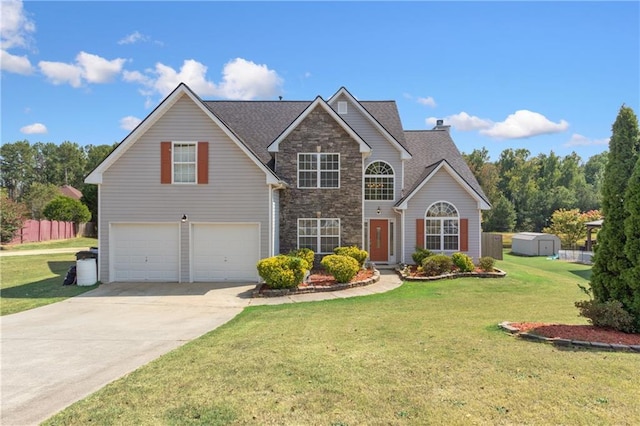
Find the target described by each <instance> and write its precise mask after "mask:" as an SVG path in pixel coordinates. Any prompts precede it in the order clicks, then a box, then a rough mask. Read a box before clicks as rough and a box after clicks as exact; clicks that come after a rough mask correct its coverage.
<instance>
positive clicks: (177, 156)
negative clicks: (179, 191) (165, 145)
mask: <svg viewBox="0 0 640 426" xmlns="http://www.w3.org/2000/svg"><path fill="white" fill-rule="evenodd" d="M196 147H197V145H196V143H195V142H174V143H173V149H172V153H173V158H172V168H173V173H172V175H173V183H196V176H197V164H198V162H197V149H196Z"/></svg>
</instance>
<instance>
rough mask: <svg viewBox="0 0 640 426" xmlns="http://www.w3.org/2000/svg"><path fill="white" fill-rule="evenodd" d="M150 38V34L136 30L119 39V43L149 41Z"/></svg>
mask: <svg viewBox="0 0 640 426" xmlns="http://www.w3.org/2000/svg"><path fill="white" fill-rule="evenodd" d="M147 40H149V36H146V35H143V34H141V33H140V32H139V31H134V32H132V33H131V34H129V35H127V36H125V37H124V38H122V39H120V40H118V44H134V43H137V42H139V41H147Z"/></svg>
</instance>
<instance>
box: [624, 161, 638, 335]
mask: <svg viewBox="0 0 640 426" xmlns="http://www.w3.org/2000/svg"><path fill="white" fill-rule="evenodd" d="M624 209H625V212H626V213H627V218H626V219H625V220H624V232H625V236H626V238H627V241H626V242H625V246H624V253H625V255H626V256H627V259H628V260H629V262H630V263H631V266H630V267H629V269H627V270H625V271H623V272H622V277H623V278H624V281H625V282H626V284H627V286H628V287H629V290H630V293H631V295H630V296H631V297H630V298H629V300H627V301H622V303H623V305H624V307H625V309H626V310H627V312H629V313H630V314H631V315H632V316H633V317H634V318H635V321H634V322H635V329H636V330H638V331H640V156H638V161H636V165H635V168H634V170H633V174H632V175H631V179H629V185H628V186H627V191H626V192H625V196H624Z"/></svg>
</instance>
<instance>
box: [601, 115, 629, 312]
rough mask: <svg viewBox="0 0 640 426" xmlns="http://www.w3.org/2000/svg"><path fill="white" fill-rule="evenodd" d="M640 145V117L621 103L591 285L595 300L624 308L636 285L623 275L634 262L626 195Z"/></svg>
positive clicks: (606, 169) (607, 177) (612, 142)
mask: <svg viewBox="0 0 640 426" xmlns="http://www.w3.org/2000/svg"><path fill="white" fill-rule="evenodd" d="M639 148H640V139H639V130H638V118H637V117H636V115H635V113H634V112H633V110H632V109H631V108H629V107H627V106H624V105H623V106H622V107H621V108H620V111H619V112H618V116H617V118H616V121H615V122H614V123H613V126H612V133H611V139H610V140H609V156H608V159H607V165H606V167H605V172H604V181H603V184H602V214H603V216H604V223H603V225H602V229H601V230H600V232H599V233H598V246H597V249H596V252H595V256H594V264H593V275H592V278H591V287H592V289H593V295H594V298H595V300H597V301H599V302H602V303H604V302H607V301H610V300H618V301H620V302H621V303H622V305H623V307H624V309H625V310H627V309H630V308H631V304H632V301H633V299H634V295H633V288H632V287H631V286H630V285H629V284H628V282H626V280H625V279H624V277H623V276H622V274H623V272H625V271H627V270H628V269H630V268H631V267H632V266H633V265H632V263H631V261H630V260H629V258H628V257H627V255H626V254H625V246H626V243H627V235H626V233H625V226H624V224H625V219H626V216H627V211H626V210H625V205H624V198H625V192H626V190H627V186H628V185H629V181H630V178H631V175H632V173H633V169H634V167H635V165H636V162H637V156H638V150H639Z"/></svg>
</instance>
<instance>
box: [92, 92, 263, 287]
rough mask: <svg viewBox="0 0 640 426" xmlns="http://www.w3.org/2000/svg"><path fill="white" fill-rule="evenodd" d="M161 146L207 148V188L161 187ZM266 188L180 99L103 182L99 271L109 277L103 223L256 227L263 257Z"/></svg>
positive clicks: (185, 247) (184, 246) (185, 246)
mask: <svg viewBox="0 0 640 426" xmlns="http://www.w3.org/2000/svg"><path fill="white" fill-rule="evenodd" d="M161 141H194V142H197V141H207V142H209V183H208V184H205V185H196V184H187V185H184V184H183V185H171V184H161V183H160V142H161ZM269 190H270V189H269V187H268V185H267V184H266V177H265V174H264V172H263V171H262V170H260V169H259V167H258V166H257V165H256V164H255V163H254V162H253V161H252V160H251V159H250V158H249V157H248V156H247V155H246V154H245V153H244V152H243V151H242V150H241V149H240V148H239V147H238V146H237V145H236V144H235V143H234V142H233V141H232V140H231V139H230V138H229V137H228V136H227V135H226V134H225V133H224V132H223V131H222V130H221V129H220V128H218V127H217V126H216V124H215V123H214V122H213V121H211V119H210V118H209V117H208V116H207V115H206V114H205V113H204V112H203V111H202V110H201V109H200V108H198V106H197V105H195V104H194V103H193V102H192V101H191V100H190V99H189V98H188V97H187V96H182V97H181V98H180V99H179V100H178V101H177V102H176V103H175V104H174V105H173V106H172V107H171V108H169V110H168V111H167V112H166V113H165V114H164V115H163V116H162V117H160V118H159V119H158V121H157V122H156V123H155V124H154V125H153V126H152V127H151V128H150V129H149V130H148V131H147V132H146V133H145V134H143V135H142V136H141V137H140V138H139V139H138V140H137V141H136V142H135V143H134V144H133V145H132V146H131V147H130V148H129V150H128V151H127V152H126V153H124V154H123V155H122V156H121V157H120V158H119V159H118V160H117V161H116V162H115V163H114V164H113V165H112V166H111V167H110V168H109V169H108V170H107V171H106V172H105V173H104V175H103V184H102V185H101V194H100V197H101V198H100V201H101V204H102V205H101V207H100V215H101V217H100V223H101V225H100V226H101V236H102V238H101V246H100V254H101V256H100V268H101V279H102V281H103V282H108V281H110V279H109V276H108V273H109V271H108V261H109V259H108V253H109V241H108V235H109V228H108V227H109V223H110V222H130V223H131V222H140V223H146V222H170V221H175V222H176V223H179V222H180V219H181V217H182V215H183V214H186V215H187V216H188V218H189V222H190V223H191V222H199V223H206V222H216V223H220V222H234V223H238V222H253V223H256V222H259V223H260V225H261V226H260V229H261V235H260V253H261V257H264V256H266V254H267V253H268V252H269V208H270V206H269ZM189 238H190V235H189V227H188V223H187V224H185V225H182V226H181V241H180V253H181V259H180V265H181V271H180V280H181V281H182V282H188V281H189V280H190V277H189V259H190V244H189Z"/></svg>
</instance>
